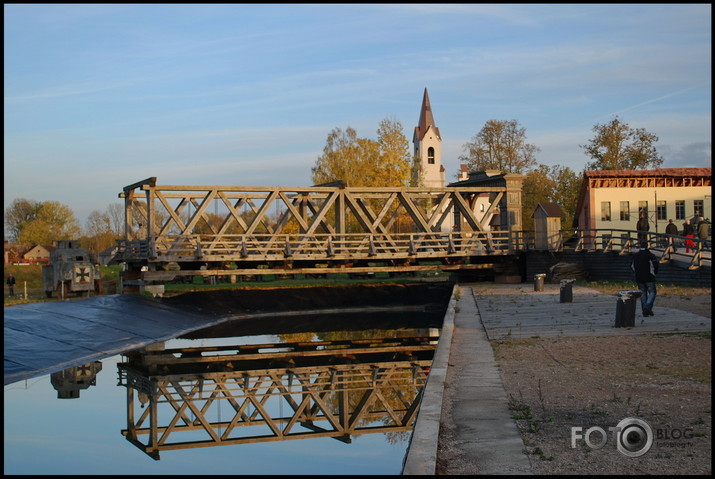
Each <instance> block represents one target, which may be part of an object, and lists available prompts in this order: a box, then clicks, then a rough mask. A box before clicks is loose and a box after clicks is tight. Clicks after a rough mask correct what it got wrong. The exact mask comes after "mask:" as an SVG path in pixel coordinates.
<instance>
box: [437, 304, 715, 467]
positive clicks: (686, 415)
mask: <svg viewBox="0 0 715 479" xmlns="http://www.w3.org/2000/svg"><path fill="white" fill-rule="evenodd" d="M658 306H660V307H667V308H676V309H680V310H683V311H689V312H692V313H696V314H699V315H702V316H705V317H708V318H711V317H712V304H711V294H710V291H707V292H706V294H695V295H694V294H690V293H688V292H687V291H677V292H674V294H660V295H659V296H658V298H657V300H656V307H658ZM491 344H492V347H493V349H494V354H495V359H496V361H497V364H498V366H499V370H500V374H501V377H502V381H503V384H504V388H505V391H506V393H507V397H508V398H509V400H510V402H509V406H510V409H511V411H512V415H513V417H514V419H515V421H516V423H517V426H518V428H519V431H520V433H521V436H522V439H523V441H524V445H525V448H526V451H527V453H528V456H529V459H530V462H531V470H532V472H533V473H534V474H658V475H660V474H710V473H711V471H712V465H711V462H712V455H711V449H712V437H711V435H712V411H711V407H712V406H711V393H712V382H711V376H712V364H711V362H712V352H711V346H712V342H711V334H710V332H708V333H702V334H649V335H638V336H608V337H566V338H564V337H560V338H542V339H533V338H532V339H513V340H495V341H492V343H491ZM448 394H449V389H446V390H445V395H448ZM626 418H638V419H642V420H644V421H646V422H647V423H648V425H649V426H650V427H651V430H652V432H653V436H654V440H653V444H652V446H651V448H650V449H649V450H648V452H646V453H645V454H643V455H641V456H639V457H627V456H626V455H624V454H622V453H621V452H619V451H618V449H617V447H616V442H615V436H613V435H612V433H608V431H609V429H608V428H609V427H615V426H616V425H617V424H618V423H619V422H620V421H622V420H624V419H626ZM594 426H598V427H600V428H602V429H603V430H604V431H606V432H607V433H608V441H607V443H606V444H605V445H604V446H602V447H600V448H591V447H589V446H588V445H587V444H586V443H585V441H583V440H581V439H577V440H576V447H575V448H572V447H571V440H572V432H571V428H572V427H581V428H582V430H581V433H585V431H587V430H588V429H589V428H591V427H594ZM450 436H451V435H450V432H449V430H448V428H442V430H441V431H440V439H439V443H440V451H445V452H444V453H442V452H438V460H437V473H438V474H474V473H478V472H479V471H473V470H461V469H460V464H461V463H462V462H461V461H459V460H458V458H450V457H449V456H448V453H447V452H448V451H449V450H450V444H449V441H450ZM590 439H591V441H592V443H597V442H598V441H599V440H600V439H601V438H600V436H599V435H598V433H597V432H596V433H594V435H593V436H592V437H590ZM641 449H642V448H638V450H641Z"/></svg>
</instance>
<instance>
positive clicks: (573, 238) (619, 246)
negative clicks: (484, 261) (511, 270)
mask: <svg viewBox="0 0 715 479" xmlns="http://www.w3.org/2000/svg"><path fill="white" fill-rule="evenodd" d="M517 235H518V241H517V244H518V245H519V246H520V247H521V248H523V249H526V250H538V249H540V248H537V247H536V246H535V244H536V241H535V232H534V231H530V230H525V231H519V232H517ZM555 239H556V241H554V242H553V244H554V245H557V246H556V247H554V248H541V249H549V250H550V251H563V250H574V251H591V252H597V251H600V252H604V253H607V252H615V253H618V254H628V253H631V252H633V251H634V250H635V249H637V248H638V247H639V245H640V241H641V239H643V240H645V241H646V242H647V243H648V247H649V248H650V249H651V250H653V252H654V253H656V255H660V257H659V260H660V261H661V262H665V261H670V260H672V259H673V254H675V253H676V252H677V251H676V250H677V249H681V250H682V249H685V248H686V244H690V247H689V248H688V249H689V250H690V251H691V252H692V258H691V260H690V265H689V268H690V269H697V268H699V267H700V266H702V261H703V259H704V255H705V257H709V256H710V255H708V254H707V253H712V251H711V250H712V243H711V241H710V240H707V239H699V238H686V237H685V236H681V235H670V234H666V233H656V232H650V231H648V232H640V231H636V230H622V229H611V228H601V229H573V228H572V229H564V230H561V231H560V232H559V233H558V234H557V238H555ZM686 242H687V243H686Z"/></svg>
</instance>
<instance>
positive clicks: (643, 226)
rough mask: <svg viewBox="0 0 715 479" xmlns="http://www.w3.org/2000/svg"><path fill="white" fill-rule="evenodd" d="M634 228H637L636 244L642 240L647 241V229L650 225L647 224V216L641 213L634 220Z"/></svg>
mask: <svg viewBox="0 0 715 479" xmlns="http://www.w3.org/2000/svg"><path fill="white" fill-rule="evenodd" d="M636 230H638V244H641V243H642V242H644V241H648V230H650V225H649V224H648V218H646V216H645V215H643V214H641V217H640V218H639V219H638V222H636Z"/></svg>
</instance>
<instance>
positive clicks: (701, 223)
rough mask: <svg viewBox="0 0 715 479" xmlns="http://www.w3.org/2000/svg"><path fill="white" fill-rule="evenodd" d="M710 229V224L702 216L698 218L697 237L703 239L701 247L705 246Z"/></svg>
mask: <svg viewBox="0 0 715 479" xmlns="http://www.w3.org/2000/svg"><path fill="white" fill-rule="evenodd" d="M709 229H710V224H709V223H708V222H707V221H705V218H703V217H702V216H701V217H700V218H698V238H699V239H701V240H703V242H702V245H701V246H700V247H701V248H704V247H705V240H706V239H708V230H709Z"/></svg>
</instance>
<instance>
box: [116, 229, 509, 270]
mask: <svg viewBox="0 0 715 479" xmlns="http://www.w3.org/2000/svg"><path fill="white" fill-rule="evenodd" d="M152 243H153V246H154V248H153V250H152V251H153V253H154V256H152V257H149V256H148V254H149V251H150V250H151V248H145V249H144V250H141V251H144V252H145V254H147V256H145V258H146V259H149V260H151V261H156V262H162V263H164V262H179V263H180V262H191V261H197V260H200V261H218V262H221V261H282V260H286V259H292V260H312V261H323V260H358V259H373V260H410V259H428V258H444V257H466V256H473V255H483V254H506V253H507V252H509V247H510V245H509V232H508V231H495V232H453V233H390V234H366V233H345V234H252V235H245V234H233V235H231V234H222V235H205V234H201V235H191V236H186V235H185V236H174V235H161V236H157V237H156V238H154V239H153V241H152ZM125 251H130V250H129V249H128V248H127V249H125ZM131 251H139V250H138V249H137V248H136V246H135V248H134V249H131Z"/></svg>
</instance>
